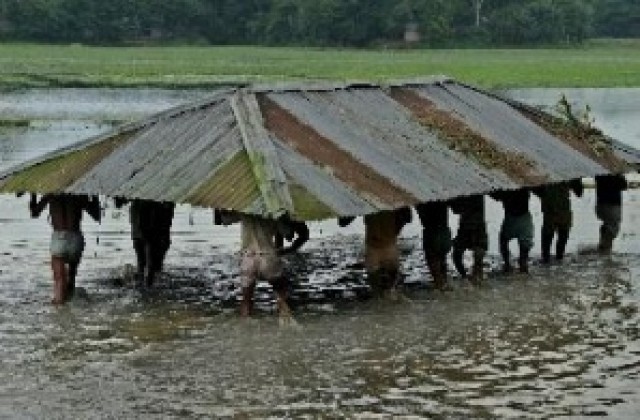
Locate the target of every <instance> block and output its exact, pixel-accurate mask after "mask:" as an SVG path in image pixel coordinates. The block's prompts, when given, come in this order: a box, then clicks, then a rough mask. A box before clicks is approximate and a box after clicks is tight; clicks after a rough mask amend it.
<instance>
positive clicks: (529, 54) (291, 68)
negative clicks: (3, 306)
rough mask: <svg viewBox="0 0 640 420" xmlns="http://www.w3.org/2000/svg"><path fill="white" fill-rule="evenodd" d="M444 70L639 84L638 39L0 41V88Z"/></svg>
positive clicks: (489, 82)
mask: <svg viewBox="0 0 640 420" xmlns="http://www.w3.org/2000/svg"><path fill="white" fill-rule="evenodd" d="M440 74H445V75H448V76H451V77H454V78H456V79H459V80H462V81H465V82H468V83H472V84H477V85H480V86H484V87H488V88H493V87H534V86H539V87H547V86H549V87H552V86H558V87H616V86H640V40H635V41H626V42H613V41H599V42H591V43H589V44H588V45H586V46H582V47H579V48H571V49H570V48H555V49H485V50H479V49H459V50H453V49H448V50H428V49H424V50H336V49H306V48H267V47H192V46H178V47H173V46H172V47H121V48H111V47H88V46H82V45H33V44H0V89H5V90H6V89H12V88H21V87H38V86H43V87H56V86H69V87H84V86H86V87H89V86H114V87H117V86H163V87H182V88H184V87H206V86H214V85H220V84H229V83H238V82H240V83H244V82H254V81H263V82H264V81H269V82H271V81H282V80H296V79H331V80H340V81H344V80H368V81H384V80H390V79H405V78H416V77H425V76H429V75H440Z"/></svg>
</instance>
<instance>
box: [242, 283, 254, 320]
mask: <svg viewBox="0 0 640 420" xmlns="http://www.w3.org/2000/svg"><path fill="white" fill-rule="evenodd" d="M255 288H256V282H255V281H253V282H251V285H250V286H243V287H242V301H240V316H241V317H242V318H247V317H249V316H250V315H251V312H252V310H253V292H254V290H255Z"/></svg>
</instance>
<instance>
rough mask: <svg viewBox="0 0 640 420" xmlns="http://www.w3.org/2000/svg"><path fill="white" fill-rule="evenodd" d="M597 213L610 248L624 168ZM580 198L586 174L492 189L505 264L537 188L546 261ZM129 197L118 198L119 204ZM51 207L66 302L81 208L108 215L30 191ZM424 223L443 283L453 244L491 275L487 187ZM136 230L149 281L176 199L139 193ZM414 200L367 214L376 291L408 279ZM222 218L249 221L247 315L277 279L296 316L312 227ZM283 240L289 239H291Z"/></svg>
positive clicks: (600, 198)
mask: <svg viewBox="0 0 640 420" xmlns="http://www.w3.org/2000/svg"><path fill="white" fill-rule="evenodd" d="M595 187H596V209H595V211H596V216H597V217H598V219H599V220H600V221H601V222H602V224H601V226H600V238H599V244H598V250H599V251H600V252H601V253H603V254H608V253H610V252H611V250H612V246H613V241H614V239H615V238H616V237H617V235H618V233H619V231H620V223H621V220H622V191H624V190H626V188H627V181H626V179H625V177H624V176H623V175H602V176H597V177H596V178H595ZM572 191H573V193H574V194H575V195H576V196H582V193H583V185H582V181H581V180H580V179H576V180H573V181H569V182H560V183H556V184H549V185H545V186H540V187H535V188H522V189H519V190H513V191H498V192H494V193H492V194H490V197H492V198H493V199H495V200H497V201H500V202H501V203H502V205H503V207H504V219H503V222H502V225H501V227H500V232H499V249H500V254H501V256H502V260H503V263H504V267H503V269H504V271H505V272H511V271H512V270H513V266H512V263H511V256H510V252H509V243H510V241H512V240H517V241H518V246H519V255H518V269H519V271H520V272H522V273H527V272H528V270H529V254H530V251H531V249H532V247H533V229H534V227H533V220H532V216H531V213H530V211H529V201H530V197H531V194H535V195H537V196H538V197H539V199H540V202H541V209H542V214H543V222H542V231H541V246H542V262H543V263H545V264H548V263H550V262H551V248H552V244H553V240H554V238H555V239H556V246H555V258H556V259H557V260H559V261H560V260H562V259H563V257H564V255H565V248H566V245H567V240H568V238H569V231H570V229H571V226H572V212H571V200H570V194H571V192H572ZM126 201H127V200H123V199H116V206H122V205H123V204H125V203H126ZM47 206H48V207H49V213H50V221H51V225H52V227H53V233H52V236H51V243H50V252H51V268H52V271H53V280H54V298H53V302H54V303H56V304H61V303H64V302H65V301H66V300H68V299H69V298H70V297H71V296H72V295H73V293H74V289H75V278H76V273H77V268H78V264H79V263H80V259H81V257H82V252H83V249H84V238H83V235H82V232H81V229H80V224H81V223H80V222H81V219H82V213H83V211H86V212H87V213H88V214H89V215H90V216H91V217H92V218H93V219H94V220H96V221H100V217H101V208H100V203H99V201H98V198H97V197H87V196H71V195H44V196H42V197H41V198H40V200H38V197H37V196H36V195H35V194H32V195H31V201H30V203H29V207H30V210H31V215H32V217H38V216H39V215H40V214H41V213H42V211H43V210H44V209H45V208H46V207H47ZM415 209H416V212H417V213H418V216H419V218H420V222H421V224H422V227H423V234H422V245H423V250H424V255H425V260H426V264H427V266H428V268H429V271H430V273H431V276H432V277H433V282H434V285H435V286H436V287H437V288H439V289H447V288H448V279H447V276H448V274H447V272H448V270H447V256H448V254H449V253H450V252H451V253H452V260H453V265H454V267H455V269H456V271H457V272H458V273H459V274H460V276H461V277H463V278H468V279H469V280H470V281H471V282H475V283H478V282H480V281H482V278H483V272H484V269H483V260H484V256H485V254H486V252H487V249H488V235H487V228H486V221H485V204H484V197H483V196H482V195H472V196H467V197H457V198H454V199H451V200H447V201H433V202H427V203H421V204H418V205H417V206H416V208H415ZM449 209H451V210H452V211H453V212H454V213H455V214H457V215H459V227H458V231H457V234H456V236H455V237H454V238H452V234H451V230H450V228H449V217H448V216H449V213H448V212H449ZM129 211H130V221H131V237H132V241H133V248H134V250H135V253H136V257H137V272H136V273H137V277H138V278H139V279H140V280H141V281H142V282H143V283H144V284H145V285H147V286H151V285H152V284H153V281H154V278H155V276H156V275H157V273H159V272H160V271H161V270H162V265H163V261H164V258H165V256H166V253H167V251H168V250H169V247H170V244H171V240H170V229H171V224H172V219H173V213H174V204H173V203H164V202H162V203H161V202H154V201H148V200H131V203H130V207H129ZM411 218H412V213H411V210H410V208H408V207H404V208H400V209H397V210H392V211H381V212H379V213H375V214H369V215H366V216H364V225H365V257H364V263H365V268H366V271H367V280H368V282H369V285H370V287H371V290H372V292H373V293H374V294H377V295H384V294H387V293H393V292H394V291H395V290H396V287H397V286H398V283H399V281H400V279H401V275H400V270H399V266H400V261H399V259H400V255H399V250H398V245H397V239H398V236H399V234H400V232H401V230H402V228H403V227H404V226H405V225H406V224H408V223H410V222H411ZM353 219H354V218H340V219H339V220H338V223H339V225H340V226H346V225H347V224H349V223H350V222H351V221H352V220H353ZM214 223H215V224H218V225H229V224H232V223H240V224H241V262H240V284H241V294H242V297H241V303H240V313H241V315H242V316H249V315H250V314H251V312H252V305H253V293H254V289H255V286H256V282H257V281H258V280H264V281H267V282H269V283H270V284H271V286H272V287H273V289H274V292H275V294H276V302H277V308H278V312H279V314H280V315H281V316H285V317H286V316H288V315H289V314H290V309H289V306H288V304H287V292H288V290H289V281H288V276H287V275H286V273H285V269H284V266H283V262H282V260H281V258H280V257H281V256H282V255H285V254H288V253H292V252H296V251H297V250H299V249H300V248H301V247H302V246H303V245H304V243H305V242H306V241H307V240H308V239H309V229H308V227H307V226H306V224H305V223H304V222H299V221H294V220H290V219H287V218H281V219H278V220H272V219H266V218H261V217H259V216H255V215H248V214H243V213H239V212H235V211H225V210H215V211H214ZM284 240H287V241H288V242H290V245H289V246H284ZM466 251H471V252H472V254H473V264H472V266H471V270H470V273H469V272H468V270H467V268H466V267H465V264H464V254H465V252H466Z"/></svg>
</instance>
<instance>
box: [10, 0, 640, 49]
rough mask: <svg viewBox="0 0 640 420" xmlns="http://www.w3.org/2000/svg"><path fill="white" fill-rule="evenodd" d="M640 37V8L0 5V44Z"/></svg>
mask: <svg viewBox="0 0 640 420" xmlns="http://www.w3.org/2000/svg"><path fill="white" fill-rule="evenodd" d="M408 30H409V31H413V32H414V33H417V34H419V40H418V41H416V43H418V44H420V45H426V46H465V45H468V46H483V45H544V44H563V43H568V44H572V43H580V42H581V41H583V40H584V39H586V38H589V37H592V36H606V37H640V0H171V1H167V0H0V39H2V40H5V41H7V40H16V41H37V42H60V43H62V42H65V43H66V42H78V43H88V44H108V45H120V44H130V43H148V42H158V43H167V42H179V43H183V42H186V43H203V44H218V45H220V44H230V45H234V44H263V45H292V46H295V45H305V46H355V47H365V46H396V45H401V44H402V43H403V40H404V39H405V36H406V35H407V33H408V32H407V31H408Z"/></svg>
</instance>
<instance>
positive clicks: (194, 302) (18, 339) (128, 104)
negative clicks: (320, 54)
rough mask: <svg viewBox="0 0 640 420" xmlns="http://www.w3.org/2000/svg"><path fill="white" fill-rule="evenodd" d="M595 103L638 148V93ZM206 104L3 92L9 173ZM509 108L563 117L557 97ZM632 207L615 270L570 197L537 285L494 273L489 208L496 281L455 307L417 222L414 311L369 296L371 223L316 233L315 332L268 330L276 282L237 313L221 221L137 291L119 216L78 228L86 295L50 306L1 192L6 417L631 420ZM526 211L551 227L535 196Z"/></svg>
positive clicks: (582, 208) (0, 381)
mask: <svg viewBox="0 0 640 420" xmlns="http://www.w3.org/2000/svg"><path fill="white" fill-rule="evenodd" d="M594 92H595V93H590V94H589V93H585V92H584V91H579V92H578V93H580V94H581V95H583V96H582V98H585V99H582V100H586V101H587V103H592V106H593V108H594V114H595V115H596V117H597V118H598V120H597V123H598V124H600V125H601V126H603V127H606V128H607V130H608V132H609V133H610V134H612V135H614V136H616V137H617V138H619V139H620V140H623V141H626V142H628V143H630V144H634V145H635V146H636V147H638V146H640V126H639V124H640V118H639V117H640V109H635V110H633V109H632V107H631V106H630V105H629V106H626V108H625V106H622V108H625V109H628V110H629V113H628V114H624V115H625V116H624V117H617V115H619V112H623V111H620V110H618V111H617V109H618V108H620V107H621V104H624V103H625V101H626V99H625V98H627V96H625V95H627V93H626V92H628V91H624V92H622V91H621V92H619V96H615V95H614V96H613V98H614V99H612V100H599V99H598V98H601V97H603V96H604V95H610V91H606V92H604V91H594ZM631 92H635V93H634V94H635V95H637V94H638V91H637V90H631ZM204 94H205V93H204V92H196V91H190V92H170V91H91V90H83V91H30V92H23V93H16V94H13V95H10V96H6V97H5V96H2V97H0V120H10V119H13V120H16V121H17V120H28V121H29V124H28V125H26V126H11V127H9V126H7V127H0V154H1V156H2V163H1V166H0V168H6V167H7V166H8V165H11V164H13V163H17V162H20V161H22V160H24V159H27V158H30V157H33V156H36V155H38V154H41V153H43V152H45V151H46V150H50V149H52V148H55V147H59V146H61V145H64V144H67V143H68V142H70V141H73V140H76V139H79V138H84V137H86V136H87V135H92V134H96V133H99V132H101V131H102V130H105V129H107V128H108V127H110V126H111V124H112V123H113V122H114V121H122V120H129V119H131V118H135V117H138V116H142V115H145V114H147V113H151V112H154V111H157V110H160V109H164V108H166V107H167V106H170V105H173V104H178V103H181V102H183V101H185V100H187V99H188V98H193V97H201V96H202V95H204ZM513 94H514V96H516V97H520V98H523V99H527V100H528V101H531V102H533V103H545V104H549V103H553V101H554V100H555V99H556V97H555V96H556V95H557V91H556V95H554V94H553V93H552V92H547V91H537V90H530V91H518V92H513ZM590 95H591V96H590ZM594 95H595V96H594ZM609 97H611V96H609ZM550 98H553V99H552V100H550ZM616 98H617V99H616ZM636 98H637V96H636ZM598 101H600V102H598ZM596 103H599V104H600V105H599V106H596ZM600 116H601V117H600ZM625 200H626V201H625V206H624V222H623V234H622V236H621V237H620V238H619V239H618V241H617V242H616V244H615V250H616V252H615V254H614V255H613V256H612V258H601V257H599V256H597V255H594V254H593V253H591V252H589V249H591V248H592V246H593V245H594V244H595V243H596V241H597V232H598V225H597V221H596V218H595V215H594V211H593V208H594V196H593V192H592V190H587V192H586V194H585V197H583V198H581V199H577V200H574V210H575V215H574V220H575V225H576V226H575V228H574V231H573V232H572V238H571V241H570V244H569V249H568V251H569V256H568V258H567V261H565V263H564V264H562V265H552V266H550V267H545V266H542V265H540V264H539V262H538V260H539V250H538V247H536V250H535V251H536V252H535V253H534V255H533V257H532V258H533V260H534V263H533V266H532V270H531V274H530V275H528V276H523V275H513V276H505V275H502V274H500V273H499V260H498V257H497V250H496V242H497V232H498V226H499V223H500V220H501V217H502V210H501V209H500V208H499V206H498V205H497V204H496V203H495V202H493V201H491V200H487V205H488V214H489V233H490V242H491V249H490V255H489V258H488V259H487V266H486V271H487V273H488V280H487V282H486V283H485V284H484V285H483V286H482V287H471V286H469V285H467V284H465V283H464V282H463V281H461V280H460V279H458V278H455V277H454V278H453V281H452V283H453V286H454V290H453V291H451V292H448V293H441V292H437V291H434V290H432V289H431V287H430V279H429V278H428V276H427V275H426V273H425V268H424V263H423V261H422V255H421V251H420V228H419V225H418V224H417V223H415V222H414V223H413V224H411V225H410V226H408V227H407V228H405V230H404V231H403V233H402V238H401V246H402V250H403V271H404V273H405V294H406V295H407V297H408V298H409V299H410V302H409V303H403V304H393V303H388V302H379V301H376V300H373V299H370V298H369V295H368V290H367V288H366V285H365V282H364V274H363V271H362V268H361V265H360V262H361V260H362V242H363V237H362V232H363V228H362V224H361V223H354V224H353V225H352V226H349V227H348V228H345V229H338V227H337V226H336V223H335V221H328V222H323V223H316V224H312V225H311V237H312V239H311V240H310V242H309V243H308V244H307V246H306V247H305V248H304V250H303V252H302V253H301V254H300V255H299V256H296V257H293V258H292V259H291V260H289V261H288V266H289V268H290V271H291V273H292V278H293V280H294V282H295V287H294V299H293V301H294V304H295V306H296V308H295V309H296V311H295V312H296V318H297V320H298V322H299V323H300V325H301V327H302V328H301V329H300V330H290V329H282V328H279V327H278V324H277V322H276V320H275V317H273V316H272V311H273V300H272V296H271V294H270V292H269V289H268V287H267V286H266V285H261V288H260V289H259V290H258V293H257V301H258V313H257V315H256V316H255V317H254V318H253V319H252V320H250V321H242V320H240V319H239V318H238V316H237V306H236V300H237V296H238V288H237V274H238V269H237V267H238V261H237V256H236V254H235V252H236V251H237V249H238V247H239V241H238V239H239V231H238V229H237V227H230V228H221V227H216V226H213V225H212V215H211V211H210V210H205V209H193V208H189V207H184V206H181V207H179V208H178V210H177V213H176V218H175V220H174V227H173V244H172V247H171V250H170V251H169V255H168V258H167V266H166V270H165V273H163V275H162V276H161V278H160V279H159V281H158V282H157V286H156V287H154V289H153V290H150V291H142V290H139V289H137V288H135V287H134V285H133V284H131V282H130V280H129V279H130V275H129V273H130V270H131V268H132V265H133V264H134V254H133V249H132V245H131V240H130V232H129V222H128V215H127V211H126V209H124V210H117V209H114V208H113V206H112V204H111V203H110V202H108V201H107V202H106V208H105V217H104V220H103V222H102V224H100V225H97V224H95V223H93V222H92V221H90V220H87V221H85V224H84V226H83V228H84V231H85V236H86V239H87V249H86V251H85V257H84V259H83V262H82V265H81V267H80V274H79V278H78V284H79V286H80V287H81V288H82V290H81V293H79V297H78V298H77V299H75V300H74V301H73V302H71V303H70V304H69V305H67V306H65V307H63V308H53V307H52V306H51V305H49V303H48V302H49V300H50V298H51V291H52V290H51V289H52V288H51V273H50V268H49V254H48V241H49V234H50V227H49V225H48V223H47V220H46V217H44V216H43V217H41V218H40V219H36V220H32V219H30V218H29V217H28V212H27V198H26V197H22V198H20V199H18V198H15V197H11V196H1V197H0V284H1V285H2V288H1V289H0V361H1V363H2V367H1V368H0V369H1V370H0V372H1V375H0V418H71V417H73V418H131V417H139V418H158V417H163V418H211V417H237V418H267V417H270V418H282V417H284V418H318V417H323V418H344V417H348V418H367V419H368V418H390V417H394V418H395V417H398V418H417V417H426V418H496V417H503V418H514V417H516V418H536V419H537V418H556V417H567V418H584V417H587V416H593V417H604V416H609V417H610V418H627V419H635V418H637V412H639V411H640V394H639V391H638V388H639V387H638V385H639V384H640V314H639V313H638V308H639V305H640V291H639V287H640V252H639V250H640V246H639V245H640V237H639V236H638V235H640V205H639V201H640V194H639V193H638V192H637V191H632V192H629V193H628V194H627V195H626V196H625ZM532 211H533V213H534V220H535V223H536V226H538V227H539V226H540V211H539V204H538V201H537V200H536V199H533V200H532ZM451 220H452V225H453V226H452V227H453V228H455V222H456V221H455V218H453V217H452V219H451ZM536 238H537V239H538V238H539V232H538V231H537V232H536Z"/></svg>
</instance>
